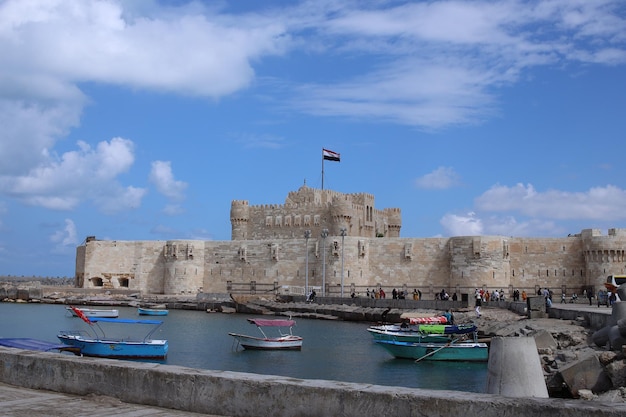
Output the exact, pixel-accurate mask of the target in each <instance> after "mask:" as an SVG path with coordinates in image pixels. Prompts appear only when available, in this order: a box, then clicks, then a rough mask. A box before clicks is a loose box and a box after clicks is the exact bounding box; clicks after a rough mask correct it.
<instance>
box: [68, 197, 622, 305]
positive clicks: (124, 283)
mask: <svg viewBox="0 0 626 417" xmlns="http://www.w3.org/2000/svg"><path fill="white" fill-rule="evenodd" d="M230 217H231V226H232V236H231V237H232V240H230V241H203V240H170V241H108V240H98V239H96V238H95V237H89V238H87V239H86V241H85V243H84V244H83V245H81V246H79V247H78V248H77V253H76V285H77V286H79V287H84V288H95V287H101V288H128V289H130V290H133V291H140V292H143V293H147V294H196V293H199V292H205V293H229V292H237V291H239V292H256V293H274V292H276V291H277V290H278V289H280V288H283V287H294V288H303V287H304V286H305V284H306V283H308V285H309V286H315V287H321V286H322V283H324V284H325V287H326V288H325V289H326V291H325V292H326V293H327V294H329V295H331V296H332V295H339V293H340V283H341V277H342V275H343V283H344V295H345V294H346V293H347V294H348V295H349V294H350V293H351V292H352V291H354V292H356V293H360V294H363V293H365V291H366V289H367V288H375V287H382V288H384V289H385V290H386V291H387V293H390V292H391V289H393V288H397V289H398V290H405V291H408V292H412V290H413V289H414V288H417V289H420V291H421V292H422V294H423V295H424V296H425V297H429V298H433V297H434V295H435V293H437V292H439V291H440V290H441V289H442V288H445V289H446V290H447V292H449V293H450V294H452V293H454V292H456V293H457V294H470V293H472V292H473V291H474V289H475V288H479V287H480V288H485V289H489V290H492V289H498V290H501V289H502V290H504V292H505V293H507V294H511V293H512V292H513V290H514V289H519V290H520V291H522V290H526V291H527V292H530V293H533V292H536V290H537V289H538V288H544V287H548V288H551V289H553V290H554V291H555V292H557V293H559V294H560V291H562V290H565V291H566V292H568V293H572V292H577V293H579V294H581V293H582V290H583V289H587V288H589V289H591V288H592V287H593V288H594V291H597V290H598V289H600V288H601V287H603V283H604V280H605V279H606V276H608V275H610V274H624V273H626V258H625V250H626V229H609V231H608V235H602V233H601V232H600V231H598V230H595V229H585V230H583V231H582V232H581V233H580V234H576V235H570V236H567V237H562V238H519V237H504V236H457V237H446V238H402V237H400V229H401V227H402V216H401V211H400V209H399V208H385V209H376V208H375V201H374V196H373V195H371V194H365V193H359V194H343V193H339V192H336V191H332V190H320V189H313V188H309V187H307V186H306V185H305V186H303V187H301V188H300V189H299V190H297V191H294V192H290V193H289V194H288V196H287V198H286V200H285V203H284V204H275V205H274V204H269V205H256V206H255V205H249V204H248V202H247V201H242V200H235V201H233V202H232V204H231V212H230ZM324 230H327V231H328V235H327V237H326V238H323V237H322V232H323V231H324ZM342 230H345V232H344V236H341V234H342ZM307 231H310V235H309V237H308V238H306V237H305V236H306V233H307ZM324 262H325V264H324ZM307 264H308V274H307V268H306V266H307ZM342 264H343V274H342ZM307 279H308V281H307ZM305 281H306V282H305Z"/></svg>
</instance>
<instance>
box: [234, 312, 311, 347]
mask: <svg viewBox="0 0 626 417" xmlns="http://www.w3.org/2000/svg"><path fill="white" fill-rule="evenodd" d="M248 321H249V322H250V323H252V324H254V325H256V326H257V328H258V329H259V331H260V332H261V334H262V335H263V337H255V336H248V335H243V334H238V333H228V334H229V335H230V336H233V337H234V338H235V340H236V341H237V343H238V345H241V346H242V347H243V348H244V349H253V350H301V349H302V342H303V339H302V337H300V336H295V335H294V334H293V333H292V328H293V326H295V324H296V322H295V320H281V319H276V320H272V319H248ZM263 328H272V329H275V330H277V331H278V335H277V336H274V337H268V336H267V335H266V334H265V332H264V331H263ZM281 329H289V332H288V333H286V332H283V330H281Z"/></svg>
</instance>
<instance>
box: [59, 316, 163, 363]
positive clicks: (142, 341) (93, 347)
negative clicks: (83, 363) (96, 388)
mask: <svg viewBox="0 0 626 417" xmlns="http://www.w3.org/2000/svg"><path fill="white" fill-rule="evenodd" d="M81 318H82V319H83V320H84V321H85V322H86V323H87V324H89V330H90V331H85V330H62V331H60V332H59V334H58V335H57V337H58V338H59V340H60V341H61V342H62V343H64V344H66V345H68V346H73V347H76V348H79V349H80V352H81V353H82V354H83V355H85V356H95V357H99V358H113V359H165V358H166V357H167V350H168V343H167V340H165V339H152V338H151V337H152V335H153V334H154V332H155V331H156V330H157V329H158V328H159V327H160V326H161V325H162V324H163V321H160V320H134V319H112V318H101V317H95V318H89V317H84V316H83V317H81ZM101 324H102V326H101ZM141 326H150V327H149V329H150V330H149V331H148V333H147V334H146V335H145V336H144V337H137V336H136V334H137V331H138V330H139V329H140V328H141ZM105 328H107V332H109V334H110V335H111V334H115V336H110V335H107V334H106V333H105ZM122 328H123V329H122ZM144 329H145V327H144ZM129 330H130V331H131V335H130V336H129V335H128V333H127V332H128V331H129ZM142 334H143V333H142Z"/></svg>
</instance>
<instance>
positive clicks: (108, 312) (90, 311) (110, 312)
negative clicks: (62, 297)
mask: <svg viewBox="0 0 626 417" xmlns="http://www.w3.org/2000/svg"><path fill="white" fill-rule="evenodd" d="M65 309H66V310H67V311H68V312H70V313H71V314H72V316H74V317H78V314H77V313H76V311H75V309H77V310H80V311H82V312H83V314H84V315H85V316H86V317H108V318H116V317H119V315H120V312H119V310H117V309H105V308H83V307H72V306H70V307H65Z"/></svg>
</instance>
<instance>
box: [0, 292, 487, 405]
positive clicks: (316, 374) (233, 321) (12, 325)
mask: <svg viewBox="0 0 626 417" xmlns="http://www.w3.org/2000/svg"><path fill="white" fill-rule="evenodd" d="M102 308H108V307H102ZM115 308H117V309H118V310H119V311H120V318H134V319H157V320H163V322H164V323H163V325H162V326H161V327H160V328H159V330H158V331H157V332H156V333H155V334H154V335H153V336H152V338H153V339H167V340H168V343H169V352H168V356H167V359H166V360H164V361H162V362H161V363H165V364H168V365H179V366H185V367H190V368H196V369H208V370H221V371H235V372H249V373H255V374H263V375H280V376H286V377H293V378H301V379H325V380H334V381H345V382H358V383H366V384H376V385H388V386H401V387H409V388H424V389H437V390H455V391H466V392H479V393H481V392H485V387H486V379H487V364H486V363H469V362H466V363H463V362H435V361H421V362H418V363H415V362H414V361H412V360H406V359H395V358H393V357H392V356H391V355H390V354H389V353H387V351H385V350H384V349H383V348H382V347H380V346H377V345H376V344H375V343H374V342H373V337H372V336H371V335H370V334H369V332H367V330H366V329H367V326H368V323H357V322H345V321H338V320H314V319H303V318H296V322H297V324H296V326H295V327H294V328H293V332H294V334H296V335H298V336H302V337H303V338H304V343H303V345H302V350H301V351H249V350H243V349H242V348H241V347H238V346H237V342H236V341H235V339H234V338H233V337H232V336H229V335H228V333H229V332H233V333H241V334H249V335H253V336H261V333H260V332H259V330H258V329H257V328H256V326H254V325H252V324H250V323H248V321H247V320H246V319H247V318H249V317H253V316H250V315H242V314H222V313H206V312H204V311H196V310H170V311H169V315H167V316H162V317H147V316H139V315H138V314H137V309H135V308H131V307H115ZM0 318H1V320H0V337H2V338H4V337H27V338H34V339H40V340H46V341H49V342H52V343H59V340H58V339H57V337H56V336H57V334H58V332H59V331H60V330H80V329H84V330H87V329H88V326H89V325H88V324H87V323H85V322H83V321H82V320H81V319H79V318H76V317H72V316H71V315H70V314H69V312H67V310H66V306H65V305H60V304H31V303H29V304H26V303H0ZM139 327H141V328H140V329H139V330H138V332H139V333H140V334H139V335H141V336H143V334H145V332H146V331H147V329H146V328H145V326H139ZM142 332H144V333H143V334H141V333H142Z"/></svg>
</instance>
